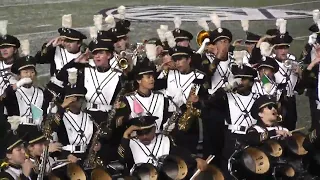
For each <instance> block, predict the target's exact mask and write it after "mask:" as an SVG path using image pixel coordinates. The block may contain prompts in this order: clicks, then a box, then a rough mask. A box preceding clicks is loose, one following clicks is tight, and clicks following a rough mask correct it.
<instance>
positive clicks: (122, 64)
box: [118, 58, 129, 69]
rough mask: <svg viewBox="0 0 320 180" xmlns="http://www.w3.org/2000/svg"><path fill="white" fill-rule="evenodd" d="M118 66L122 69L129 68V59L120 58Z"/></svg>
mask: <svg viewBox="0 0 320 180" xmlns="http://www.w3.org/2000/svg"><path fill="white" fill-rule="evenodd" d="M118 66H119V67H120V69H127V68H128V66H129V63H128V60H127V59H126V58H121V59H119V61H118Z"/></svg>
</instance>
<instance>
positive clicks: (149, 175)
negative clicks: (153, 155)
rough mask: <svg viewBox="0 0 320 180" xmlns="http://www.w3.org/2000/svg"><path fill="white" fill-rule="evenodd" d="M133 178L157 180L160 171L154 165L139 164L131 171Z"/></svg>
mask: <svg viewBox="0 0 320 180" xmlns="http://www.w3.org/2000/svg"><path fill="white" fill-rule="evenodd" d="M130 174H131V176H133V177H135V178H138V179H139V180H157V179H158V170H157V168H156V167H154V166H153V165H152V164H149V163H139V164H135V165H134V166H133V168H132V169H131V170H130Z"/></svg>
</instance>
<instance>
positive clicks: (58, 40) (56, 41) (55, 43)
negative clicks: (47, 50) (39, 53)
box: [46, 37, 63, 47]
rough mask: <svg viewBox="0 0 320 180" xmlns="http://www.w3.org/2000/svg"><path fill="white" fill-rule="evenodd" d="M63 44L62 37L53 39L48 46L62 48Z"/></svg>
mask: <svg viewBox="0 0 320 180" xmlns="http://www.w3.org/2000/svg"><path fill="white" fill-rule="evenodd" d="M61 44H63V38H62V37H56V38H54V39H51V40H50V41H49V42H48V43H47V44H46V46H47V47H49V46H50V45H52V46H53V47H57V46H60V45H61Z"/></svg>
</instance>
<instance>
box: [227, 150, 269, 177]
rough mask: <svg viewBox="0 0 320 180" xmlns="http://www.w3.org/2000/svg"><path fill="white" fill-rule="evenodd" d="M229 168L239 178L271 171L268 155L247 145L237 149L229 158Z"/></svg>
mask: <svg viewBox="0 0 320 180" xmlns="http://www.w3.org/2000/svg"><path fill="white" fill-rule="evenodd" d="M229 166H230V168H229V170H230V171H231V174H233V175H234V176H236V177H237V178H246V177H248V176H251V175H252V176H255V175H262V174H265V173H267V172H268V171H269V169H270V161H269V158H268V156H267V155H266V154H265V153H264V152H263V151H262V150H260V149H258V148H255V147H247V148H245V149H243V150H240V151H237V152H235V153H234V155H233V156H232V157H231V158H230V160H229Z"/></svg>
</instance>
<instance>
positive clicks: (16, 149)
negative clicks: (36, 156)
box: [0, 131, 34, 180]
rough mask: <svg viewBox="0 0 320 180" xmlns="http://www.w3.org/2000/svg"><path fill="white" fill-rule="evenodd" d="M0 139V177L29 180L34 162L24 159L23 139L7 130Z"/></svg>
mask: <svg viewBox="0 0 320 180" xmlns="http://www.w3.org/2000/svg"><path fill="white" fill-rule="evenodd" d="M2 138H3V139H2V140H1V146H0V147H1V150H0V152H1V157H0V158H1V159H4V161H3V162H2V164H1V172H0V179H13V180H18V179H21V180H31V176H30V175H31V172H32V168H33V167H34V164H33V163H32V162H31V160H30V159H26V152H25V149H24V146H23V140H22V139H21V138H19V137H18V136H17V135H15V134H14V133H13V131H9V132H8V133H7V134H6V135H5V136H4V137H2Z"/></svg>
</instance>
